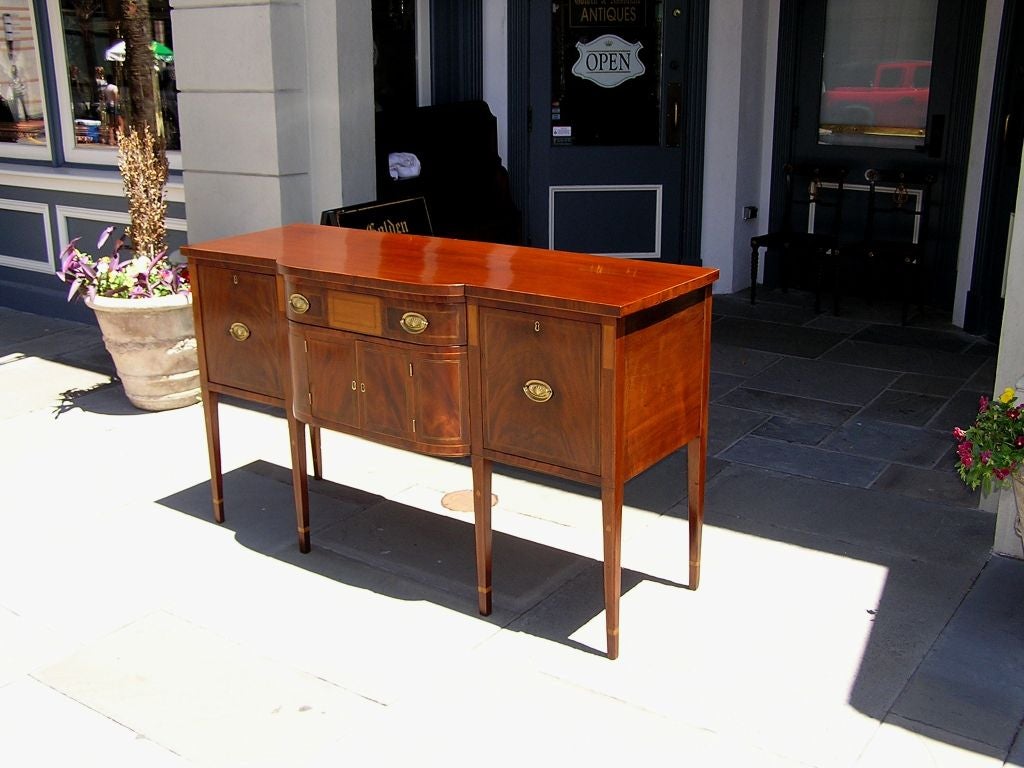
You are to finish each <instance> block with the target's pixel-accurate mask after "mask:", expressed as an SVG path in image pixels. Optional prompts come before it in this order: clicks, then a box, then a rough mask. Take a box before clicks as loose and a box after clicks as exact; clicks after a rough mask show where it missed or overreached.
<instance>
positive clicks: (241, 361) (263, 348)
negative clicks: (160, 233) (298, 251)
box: [198, 264, 284, 397]
mask: <svg viewBox="0 0 1024 768" xmlns="http://www.w3.org/2000/svg"><path fill="white" fill-rule="evenodd" d="M198 283H199V285H200V286H201V291H202V296H201V299H202V300H201V304H200V311H201V313H202V324H203V342H204V356H205V358H206V371H207V377H208V379H209V380H210V381H211V382H214V383H217V384H223V385H225V386H229V387H237V388H238V389H244V390H246V391H248V392H256V393H259V394H262V395H269V396H271V397H284V384H283V381H282V375H281V369H282V367H283V366H282V364H283V361H282V357H283V355H282V350H283V346H282V343H281V342H280V340H279V338H278V333H279V330H278V328H279V326H278V322H277V280H276V278H275V277H274V275H267V274H261V273H258V272H248V271H246V270H244V269H226V268H224V267H213V266H209V265H207V264H200V265H199V266H198Z"/></svg>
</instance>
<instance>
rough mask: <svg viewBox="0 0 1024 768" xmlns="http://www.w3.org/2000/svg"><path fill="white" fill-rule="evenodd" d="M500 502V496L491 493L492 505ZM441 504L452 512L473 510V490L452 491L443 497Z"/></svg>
mask: <svg viewBox="0 0 1024 768" xmlns="http://www.w3.org/2000/svg"><path fill="white" fill-rule="evenodd" d="M497 503H498V497H497V496H495V495H494V494H493V493H492V494H491V506H492V507H493V506H494V505H495V504H497ZM441 506H442V507H444V508H445V509H450V510H451V511H452V512H472V511H473V492H472V491H451V492H450V493H446V494H445V495H444V496H442V497H441Z"/></svg>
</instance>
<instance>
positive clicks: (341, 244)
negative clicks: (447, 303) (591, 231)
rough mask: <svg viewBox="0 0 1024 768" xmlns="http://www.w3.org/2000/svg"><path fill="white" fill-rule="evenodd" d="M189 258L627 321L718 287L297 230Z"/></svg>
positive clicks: (475, 245) (483, 251)
mask: <svg viewBox="0 0 1024 768" xmlns="http://www.w3.org/2000/svg"><path fill="white" fill-rule="evenodd" d="M182 251H183V253H185V254H186V255H187V256H189V257H193V258H216V259H218V260H222V261H233V262H239V263H249V264H252V265H254V266H256V265H264V264H273V263H276V264H277V271H279V272H281V273H282V274H285V275H293V276H310V277H316V278H318V279H321V280H329V281H331V282H338V283H341V284H346V285H352V286H361V287H365V288H369V289H376V290H410V291H414V292H416V293H419V294H428V295H437V296H460V295H465V296H475V297H478V298H487V299H494V300H498V301H511V302H516V301H520V300H521V301H527V302H528V303H530V304H534V305H536V304H538V303H539V304H545V305H550V306H553V307H562V308H568V309H578V310H581V311H587V312H592V313H596V314H601V315H607V316H612V317H625V316H628V315H630V314H633V313H635V312H639V311H641V310H644V309H647V308H649V307H652V306H656V305H658V304H661V303H663V302H665V301H669V300H671V299H673V298H675V297H677V296H681V295H683V294H687V293H690V292H692V291H696V290H699V289H701V288H704V287H705V286H708V285H710V284H711V283H713V282H714V281H715V280H716V279H718V270H717V269H710V268H706V267H695V266H686V265H679V264H667V263H662V262H645V261H636V260H631V259H617V258H611V257H607V256H593V255H589V254H580V253H570V252H567V251H550V250H545V249H540V248H528V247H523V246H510V245H497V244H494V243H481V242H474V241H469V240H451V239H447V238H441V237H423V236H418V235H399V234H389V233H379V232H368V231H365V230H359V229H345V228H342V227H326V226H321V225H319V224H289V225H287V226H284V227H278V228H275V229H267V230H262V231H260V232H251V233H248V234H244V235H237V236H234V237H226V238H221V239H218V240H211V241H207V242H204V243H197V244H194V245H188V246H186V247H184V248H183V249H182Z"/></svg>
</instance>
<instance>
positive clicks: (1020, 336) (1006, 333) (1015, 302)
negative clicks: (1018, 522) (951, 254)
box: [994, 163, 1024, 557]
mask: <svg viewBox="0 0 1024 768" xmlns="http://www.w3.org/2000/svg"><path fill="white" fill-rule="evenodd" d="M1010 238H1011V240H1010V248H1009V253H1008V255H1007V260H1008V265H1007V270H1006V302H1005V304H1004V305H1003V325H1002V332H1001V335H1000V337H999V360H998V362H997V363H996V388H995V391H996V392H999V391H1001V390H1002V389H1004V388H1005V387H1016V388H1018V389H1022V390H1024V163H1022V165H1021V174H1020V182H1019V183H1018V185H1017V209H1016V211H1015V212H1014V226H1013V230H1012V231H1011V233H1010ZM998 510H999V511H998V517H997V519H996V541H995V547H994V548H995V551H996V552H999V553H1001V554H1004V555H1011V556H1012V557H1024V548H1022V545H1021V540H1020V538H1019V537H1018V536H1017V534H1016V533H1014V530H1013V523H1014V517H1015V515H1016V512H1017V507H1016V504H1015V502H1014V499H1013V493H1012V492H1011V491H1003V492H1002V494H1001V496H1000V498H999V507H998Z"/></svg>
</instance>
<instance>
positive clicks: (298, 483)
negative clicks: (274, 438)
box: [286, 409, 309, 552]
mask: <svg viewBox="0 0 1024 768" xmlns="http://www.w3.org/2000/svg"><path fill="white" fill-rule="evenodd" d="M286 418H287V420H288V438H289V441H290V442H291V449H292V492H293V493H294V494H295V522H296V526H297V528H298V532H299V551H300V552H309V479H308V478H307V477H306V425H305V424H303V423H302V422H301V421H299V420H298V419H296V418H295V416H293V415H292V414H291V412H290V409H289V411H288V412H287V413H286Z"/></svg>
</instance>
